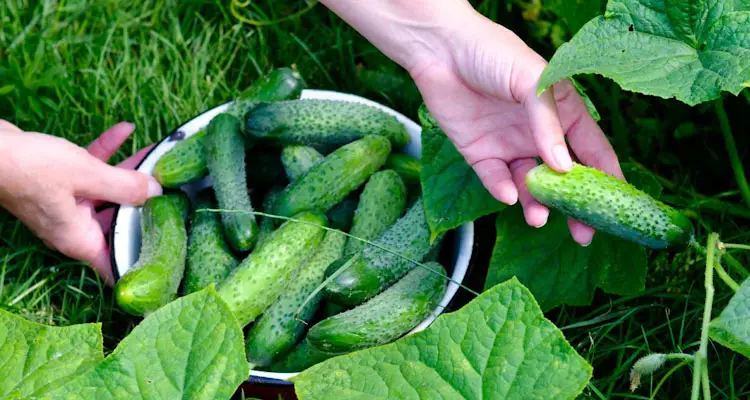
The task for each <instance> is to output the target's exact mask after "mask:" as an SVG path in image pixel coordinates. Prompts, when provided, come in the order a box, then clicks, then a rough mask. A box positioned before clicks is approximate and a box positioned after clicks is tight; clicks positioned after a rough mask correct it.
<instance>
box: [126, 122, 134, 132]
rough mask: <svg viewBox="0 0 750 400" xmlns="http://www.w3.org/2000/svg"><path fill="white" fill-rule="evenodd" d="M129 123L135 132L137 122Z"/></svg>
mask: <svg viewBox="0 0 750 400" xmlns="http://www.w3.org/2000/svg"><path fill="white" fill-rule="evenodd" d="M128 123H129V124H130V126H131V127H132V128H133V130H135V122H128Z"/></svg>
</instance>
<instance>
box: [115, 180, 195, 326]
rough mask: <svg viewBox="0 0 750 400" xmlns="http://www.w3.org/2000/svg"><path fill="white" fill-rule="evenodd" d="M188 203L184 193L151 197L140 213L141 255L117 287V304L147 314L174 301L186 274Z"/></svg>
mask: <svg viewBox="0 0 750 400" xmlns="http://www.w3.org/2000/svg"><path fill="white" fill-rule="evenodd" d="M189 207H190V205H189V201H188V199H187V197H186V196H184V195H182V194H167V195H162V196H158V197H152V198H151V199H149V200H148V201H147V202H146V204H144V205H143V209H142V211H141V232H142V235H141V243H142V244H141V253H140V256H139V258H138V262H136V263H135V264H134V265H133V267H132V268H131V269H130V270H129V271H128V272H127V273H126V274H125V276H123V277H122V278H121V279H120V280H119V281H118V282H117V285H116V286H115V297H116V300H117V304H118V305H119V306H120V308H122V309H123V310H125V311H126V312H128V313H130V314H132V315H144V314H147V313H150V312H152V311H154V310H156V309H158V308H160V307H161V306H163V305H165V304H167V303H169V302H170V301H172V300H173V299H174V298H175V297H176V295H177V289H178V288H179V286H180V281H181V280H182V274H183V272H184V271H185V258H186V255H187V232H186V229H185V217H186V215H187V210H188V209H189Z"/></svg>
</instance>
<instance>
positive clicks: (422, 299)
mask: <svg viewBox="0 0 750 400" xmlns="http://www.w3.org/2000/svg"><path fill="white" fill-rule="evenodd" d="M425 266H426V267H428V268H429V270H428V269H427V268H422V267H417V268H415V269H413V270H411V271H410V272H409V273H408V274H406V275H405V276H404V277H403V278H402V279H401V280H399V281H398V282H396V283H395V284H394V285H393V286H391V287H390V288H388V289H386V290H385V291H384V292H383V293H380V294H379V295H377V296H375V297H373V298H372V299H370V300H369V301H367V302H366V303H364V304H362V305H360V306H358V307H355V308H353V309H351V310H349V311H345V312H343V313H341V314H338V315H335V316H333V317H330V318H327V319H325V320H323V321H321V322H318V323H317V324H315V326H313V327H312V328H310V331H309V332H308V333H307V341H308V342H310V345H311V346H312V347H314V348H316V349H318V350H322V351H325V352H332V353H346V352H351V351H355V350H361V349H365V348H368V347H373V346H379V345H382V344H386V343H389V342H391V341H392V340H395V339H397V338H399V337H401V336H403V335H404V334H405V333H407V332H409V331H410V330H411V329H413V328H414V327H415V326H417V325H418V324H419V323H420V322H422V321H423V320H424V319H425V318H427V316H428V315H430V313H431V312H432V311H433V310H434V309H435V307H437V305H438V304H439V303H440V299H442V297H443V294H445V289H446V284H445V278H444V277H443V276H440V275H438V274H437V273H435V272H433V271H439V272H440V273H442V274H443V275H445V269H444V268H443V267H442V265H440V264H438V263H435V262H431V263H428V264H425Z"/></svg>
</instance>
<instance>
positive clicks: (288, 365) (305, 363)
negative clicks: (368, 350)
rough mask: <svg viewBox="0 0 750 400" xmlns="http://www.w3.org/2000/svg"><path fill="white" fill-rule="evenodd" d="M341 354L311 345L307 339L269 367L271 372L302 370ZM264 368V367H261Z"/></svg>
mask: <svg viewBox="0 0 750 400" xmlns="http://www.w3.org/2000/svg"><path fill="white" fill-rule="evenodd" d="M338 355H340V354H335V353H327V352H325V351H321V350H318V349H316V348H315V347H313V346H311V345H310V343H309V342H308V341H307V340H303V341H301V342H299V343H298V344H297V345H296V346H294V347H293V348H292V350H290V351H289V353H287V354H286V355H284V356H283V357H282V358H281V359H279V360H278V361H276V362H274V363H273V364H272V365H271V366H270V367H268V368H267V370H268V371H271V372H287V373H289V372H302V371H304V370H306V369H308V368H310V367H312V366H313V365H315V364H318V363H321V362H323V361H325V360H328V359H329V358H333V357H336V356H338ZM260 369H262V368H260Z"/></svg>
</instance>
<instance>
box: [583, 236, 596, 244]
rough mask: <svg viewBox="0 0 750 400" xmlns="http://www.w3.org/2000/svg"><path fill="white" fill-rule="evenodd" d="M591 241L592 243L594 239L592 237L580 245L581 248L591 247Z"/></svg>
mask: <svg viewBox="0 0 750 400" xmlns="http://www.w3.org/2000/svg"><path fill="white" fill-rule="evenodd" d="M593 241H594V237H593V236H592V237H591V240H589V242H588V243H582V244H581V247H589V246H591V243H593Z"/></svg>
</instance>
